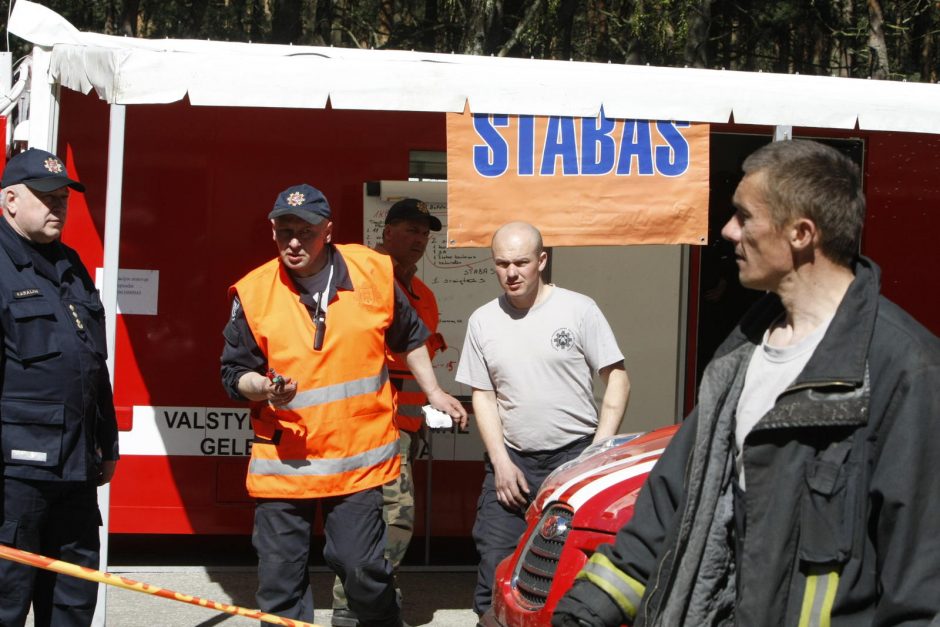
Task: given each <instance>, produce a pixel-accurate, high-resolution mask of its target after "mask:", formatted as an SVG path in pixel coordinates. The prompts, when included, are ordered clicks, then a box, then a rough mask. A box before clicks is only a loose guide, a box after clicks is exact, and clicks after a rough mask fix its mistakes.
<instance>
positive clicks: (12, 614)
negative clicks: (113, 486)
mask: <svg viewBox="0 0 940 627" xmlns="http://www.w3.org/2000/svg"><path fill="white" fill-rule="evenodd" d="M2 481H3V493H2V498H3V502H2V505H3V510H2V511H0V544H6V545H8V546H12V547H15V548H18V549H22V550H24V551H29V552H30V553H39V554H40V555H45V556H46V557H53V558H56V559H60V560H63V561H66V562H70V563H73V564H78V565H80V566H86V567H88V568H95V569H97V568H98V551H99V548H100V540H99V537H98V528H99V527H100V525H101V515H100V513H99V512H98V494H97V489H96V487H95V485H94V484H91V483H83V482H77V481H29V480H19V479H14V478H11V477H6V478H3V479H2ZM97 600H98V584H97V583H95V582H93V581H85V580H84V579H77V578H75V577H70V576H68V575H60V574H58V573H54V572H52V571H48V570H41V569H38V568H34V567H32V566H25V565H23V564H18V563H16V562H11V561H8V560H5V559H2V558H0V626H2V627H19V626H21V625H23V624H24V623H25V622H26V615H27V614H28V613H29V606H30V604H32V606H33V617H34V624H35V625H36V627H47V626H49V625H52V626H54V627H83V626H87V625H90V624H91V620H92V617H93V616H94V614H95V605H96V603H97Z"/></svg>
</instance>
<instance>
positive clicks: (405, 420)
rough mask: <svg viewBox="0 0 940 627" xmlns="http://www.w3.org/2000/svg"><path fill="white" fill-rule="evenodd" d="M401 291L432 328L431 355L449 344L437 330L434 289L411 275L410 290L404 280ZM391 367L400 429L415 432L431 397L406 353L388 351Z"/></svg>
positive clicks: (396, 415)
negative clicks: (408, 360)
mask: <svg viewBox="0 0 940 627" xmlns="http://www.w3.org/2000/svg"><path fill="white" fill-rule="evenodd" d="M402 291H403V292H404V293H405V296H407V297H408V302H410V303H411V306H412V307H414V308H415V311H416V312H417V313H418V317H419V318H421V320H422V321H423V322H424V324H425V326H427V328H428V330H429V331H431V336H430V337H429V338H428V341H427V342H426V346H427V348H428V355H429V356H430V357H434V353H435V352H437V351H438V350H444V349H445V348H447V345H446V344H445V343H444V338H443V337H442V336H441V335H440V334H439V333H438V332H437V324H438V321H439V318H440V312H439V311H438V308H437V299H436V298H435V297H434V292H432V291H431V288H429V287H428V286H427V285H425V284H424V282H423V281H422V280H421V279H419V278H418V277H413V278H412V279H411V290H408V289H407V287H406V286H405V285H404V284H402ZM412 292H413V293H412ZM388 371H389V376H391V377H392V379H393V381H394V382H395V386H394V389H393V394H394V395H395V401H396V405H397V408H396V411H395V424H396V425H398V428H399V429H404V430H405V431H410V432H412V433H414V432H415V431H418V430H419V429H421V423H422V421H423V420H424V414H423V412H422V411H421V408H422V407H423V406H424V405H426V404H427V402H428V397H427V396H426V395H425V394H424V392H422V391H421V388H420V387H418V382H417V381H415V378H414V375H413V374H411V370H409V369H408V364H407V363H405V360H404V358H403V357H399V356H398V355H396V354H394V353H391V352H389V354H388Z"/></svg>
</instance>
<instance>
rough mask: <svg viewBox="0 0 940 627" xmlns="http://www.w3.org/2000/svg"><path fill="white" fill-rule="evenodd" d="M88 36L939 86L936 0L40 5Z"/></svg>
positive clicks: (78, 1)
mask: <svg viewBox="0 0 940 627" xmlns="http://www.w3.org/2000/svg"><path fill="white" fill-rule="evenodd" d="M41 4H44V5H46V6H48V7H50V8H52V9H53V10H55V11H56V12H58V13H60V14H61V15H63V16H64V17H66V18H67V19H68V20H69V21H70V22H71V23H72V24H74V25H75V26H76V27H77V28H79V29H80V30H88V31H94V32H103V33H109V34H124V35H129V36H137V37H148V38H163V37H171V38H184V39H186V38H194V39H213V40H226V41H252V42H265V43H283V44H286V43H292V44H308V45H321V46H322V45H327V46H329V45H332V46H341V47H357V48H377V49H404V50H421V51H428V52H457V53H464V54H478V55H495V56H511V57H534V58H542V59H574V60H578V61H599V62H611V63H631V64H650V65H658V66H673V67H682V66H688V67H700V68H726V69H734V70H747V71H770V72H780V73H800V74H826V75H833V76H851V77H857V78H865V77H871V78H882V79H893V80H911V81H929V82H937V81H938V78H940V76H938V74H940V0H526V1H523V0H41Z"/></svg>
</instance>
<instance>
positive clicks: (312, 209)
mask: <svg viewBox="0 0 940 627" xmlns="http://www.w3.org/2000/svg"><path fill="white" fill-rule="evenodd" d="M284 215H295V216H297V217H298V218H302V219H304V220H306V221H307V222H309V223H310V224H320V223H321V222H323V221H324V220H330V219H332V214H331V213H330V203H328V202H326V196H324V195H323V192H321V191H320V190H318V189H317V188H316V187H313V186H311V185H307V184H306V183H305V184H303V185H292V186H290V187H288V188H287V189H285V190H284V191H283V192H281V193H280V194H278V195H277V200H275V201H274V209H272V210H271V213H269V214H268V218H269V219H271V220H273V219H274V218H276V217H278V216H284Z"/></svg>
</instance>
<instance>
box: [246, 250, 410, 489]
mask: <svg viewBox="0 0 940 627" xmlns="http://www.w3.org/2000/svg"><path fill="white" fill-rule="evenodd" d="M334 254H340V255H342V257H343V260H344V261H345V262H346V266H347V267H348V269H349V278H350V280H351V281H352V284H353V289H352V290H343V289H340V290H338V291H337V292H336V297H335V298H334V299H333V300H331V301H330V302H329V306H328V308H327V312H326V334H325V337H324V342H323V348H322V349H321V350H319V351H317V350H314V349H313V339H314V333H315V327H314V324H313V321H312V320H311V315H310V312H309V310H308V309H307V307H306V306H305V305H303V304H302V303H301V302H300V294H299V292H298V291H297V288H296V286H295V285H294V282H293V280H292V279H291V278H290V276H289V275H288V273H287V272H286V271H285V270H284V269H283V267H282V266H281V264H280V260H279V259H274V260H272V261H270V262H268V263H266V264H264V265H263V266H261V267H259V268H257V269H255V270H253V271H252V272H250V273H249V274H247V275H246V276H245V277H244V278H242V279H241V280H240V281H238V283H236V284H235V285H234V286H233V287H232V290H234V291H235V292H237V293H238V298H239V300H240V301H241V306H242V309H243V310H244V313H245V320H246V321H247V322H248V326H249V327H250V328H251V332H252V334H253V335H254V339H255V342H256V343H257V344H258V347H259V349H260V350H261V352H262V353H263V354H264V355H265V357H266V358H267V361H268V366H269V367H270V368H273V369H274V370H275V371H276V372H277V373H278V374H280V375H283V376H285V377H290V378H291V379H294V380H295V381H296V382H297V395H296V396H295V397H294V399H293V400H292V401H291V402H290V403H288V404H287V405H286V406H283V407H277V408H275V407H272V406H271V405H270V404H268V403H253V404H252V410H251V426H252V428H253V429H254V432H255V441H254V443H253V445H252V448H251V462H250V464H249V466H248V480H247V485H248V493H249V494H251V495H252V496H254V497H261V498H298V499H300V498H318V497H324V496H335V495H341V494H350V493H352V492H359V491H361V490H365V489H367V488H371V487H374V486H379V485H382V484H383V483H386V482H388V481H390V480H392V479H394V478H395V477H397V476H398V474H399V469H400V457H399V445H398V429H396V428H395V425H394V423H393V421H392V413H393V400H392V388H391V384H390V383H389V380H388V370H387V369H386V366H385V359H386V356H385V353H386V351H385V331H386V329H387V328H388V327H389V326H390V325H391V323H392V318H393V316H394V311H395V304H394V278H393V275H392V264H391V260H390V259H389V258H388V257H386V256H385V255H381V254H379V253H376V252H374V251H371V250H369V249H368V248H366V247H364V246H359V245H341V246H336V247H335V251H334Z"/></svg>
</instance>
